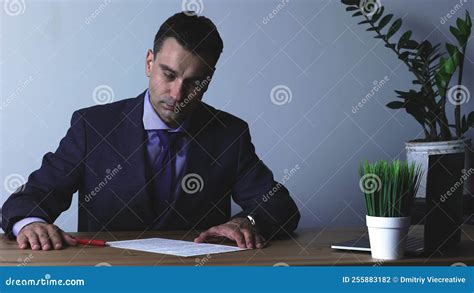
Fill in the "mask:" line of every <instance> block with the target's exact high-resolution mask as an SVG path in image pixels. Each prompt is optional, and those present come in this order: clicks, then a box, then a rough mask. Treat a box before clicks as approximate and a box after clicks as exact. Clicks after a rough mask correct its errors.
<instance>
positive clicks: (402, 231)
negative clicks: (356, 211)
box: [366, 216, 411, 260]
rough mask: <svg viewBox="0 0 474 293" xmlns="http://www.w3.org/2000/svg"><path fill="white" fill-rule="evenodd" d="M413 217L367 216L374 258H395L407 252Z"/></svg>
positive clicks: (399, 257)
mask: <svg viewBox="0 0 474 293" xmlns="http://www.w3.org/2000/svg"><path fill="white" fill-rule="evenodd" d="M410 220H411V217H391V218H390V217H372V216H366V221H367V228H368V229H369V239H370V251H371V253H372V258H375V259H384V260H393V259H401V258H403V255H404V254H405V246H406V238H407V237H406V236H407V234H408V229H409V228H410Z"/></svg>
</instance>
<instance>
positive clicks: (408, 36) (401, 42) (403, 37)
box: [397, 31, 411, 50]
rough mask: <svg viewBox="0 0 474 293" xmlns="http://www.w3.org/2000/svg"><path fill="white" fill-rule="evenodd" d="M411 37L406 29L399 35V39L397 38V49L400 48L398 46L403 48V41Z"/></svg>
mask: <svg viewBox="0 0 474 293" xmlns="http://www.w3.org/2000/svg"><path fill="white" fill-rule="evenodd" d="M410 37H411V31H406V32H405V33H404V34H403V35H402V36H401V37H400V40H398V46H397V47H398V50H400V48H403V45H405V43H406V42H407V41H408V40H409V39H410Z"/></svg>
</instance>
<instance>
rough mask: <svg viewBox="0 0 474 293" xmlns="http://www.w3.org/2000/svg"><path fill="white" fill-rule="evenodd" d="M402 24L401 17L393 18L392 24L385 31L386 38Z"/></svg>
mask: <svg viewBox="0 0 474 293" xmlns="http://www.w3.org/2000/svg"><path fill="white" fill-rule="evenodd" d="M401 26H402V19H401V18H399V19H397V20H395V21H394V22H393V24H392V26H391V27H390V28H389V29H388V32H387V40H388V39H390V38H391V37H392V36H393V35H394V34H395V33H396V32H397V31H398V30H399V29H400V27H401Z"/></svg>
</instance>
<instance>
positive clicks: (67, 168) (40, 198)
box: [2, 111, 85, 239]
mask: <svg viewBox="0 0 474 293" xmlns="http://www.w3.org/2000/svg"><path fill="white" fill-rule="evenodd" d="M84 157H85V128H84V121H83V118H82V114H81V113H80V112H78V111H76V112H74V114H73V115H72V118H71V126H70V128H69V129H68V131H67V133H66V136H65V137H64V138H63V139H62V140H61V141H60V143H59V146H58V148H57V150H56V151H55V152H54V153H52V152H49V153H47V154H45V155H44V157H43V160H42V163H41V167H40V168H39V169H38V170H36V171H34V172H33V173H31V174H30V176H29V177H28V181H27V182H26V183H25V184H24V185H23V186H22V187H21V188H19V189H18V190H17V191H15V192H14V193H13V194H11V195H10V197H9V198H8V199H7V200H6V201H5V203H4V205H3V208H2V228H3V230H4V231H5V233H6V235H7V236H8V237H9V238H10V239H13V238H14V235H13V233H12V228H13V225H14V224H15V223H16V222H17V221H19V220H21V219H24V218H27V217H37V218H42V219H44V220H45V221H47V222H48V223H54V221H55V220H56V219H57V217H59V215H60V214H61V213H62V212H63V211H65V210H67V209H68V208H69V207H70V205H71V201H72V195H73V194H74V193H75V192H76V191H77V190H78V188H79V184H80V181H81V176H83V159H84Z"/></svg>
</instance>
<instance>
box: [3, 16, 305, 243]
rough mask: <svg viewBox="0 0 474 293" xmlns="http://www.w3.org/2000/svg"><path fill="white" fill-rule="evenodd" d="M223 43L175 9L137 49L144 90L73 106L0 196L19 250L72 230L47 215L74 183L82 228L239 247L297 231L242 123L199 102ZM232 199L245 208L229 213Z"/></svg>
mask: <svg viewBox="0 0 474 293" xmlns="http://www.w3.org/2000/svg"><path fill="white" fill-rule="evenodd" d="M222 48H223V43H222V40H221V38H220V36H219V33H218V31H217V29H216V27H215V25H214V24H213V23H212V22H211V21H210V20H209V19H207V18H205V17H203V16H199V17H198V16H196V15H193V14H190V13H184V12H182V13H177V14H175V15H174V16H172V17H170V18H169V19H168V20H166V21H165V23H163V25H162V26H161V27H160V29H159V31H158V33H157V34H156V36H155V40H154V47H153V51H152V50H149V51H148V52H147V56H146V75H147V76H148V77H149V87H148V89H147V90H146V91H145V92H143V93H142V94H140V95H139V96H138V97H136V98H131V99H125V100H121V101H118V102H115V103H111V104H107V105H98V106H93V107H89V108H85V109H81V110H78V111H76V112H74V114H73V115H72V119H71V127H70V128H69V130H68V131H67V134H66V136H65V137H64V138H63V139H62V140H61V142H60V144H59V147H58V149H57V150H56V152H54V153H51V152H50V153H47V154H46V155H45V156H44V158H43V162H42V165H41V167H40V168H39V169H38V170H36V171H34V172H33V173H32V174H31V175H30V176H29V177H28V181H27V183H26V184H24V185H23V186H22V187H21V188H19V189H18V190H17V191H16V192H15V193H13V194H12V195H11V196H10V197H9V198H8V200H7V201H6V202H5V204H4V206H3V215H2V216H3V221H2V225H3V229H4V230H5V232H6V233H7V235H8V236H9V237H10V238H11V239H14V238H15V237H16V240H17V242H18V245H19V247H20V248H22V249H26V248H28V247H31V248H32V249H35V250H37V249H43V250H50V249H61V248H62V247H63V245H65V244H66V245H76V240H75V239H74V238H73V237H72V236H71V235H69V234H67V233H65V232H64V231H62V230H61V229H60V228H58V227H57V226H55V225H54V224H53V223H54V221H55V220H56V219H57V217H58V216H59V215H60V214H61V213H62V212H63V211H65V210H67V209H68V208H69V207H70V205H71V200H72V195H73V194H74V193H75V192H76V191H77V190H79V227H78V230H79V231H117V230H143V231H144V230H188V231H190V232H195V231H202V230H204V232H202V233H200V234H199V236H198V237H197V238H196V239H195V241H196V242H204V241H210V240H211V239H213V238H224V237H225V238H228V239H231V240H233V241H235V242H236V243H237V244H238V246H240V247H247V248H261V247H263V245H264V242H265V241H266V240H269V239H270V238H271V237H273V236H275V235H278V234H287V233H291V232H292V231H293V230H294V229H296V227H297V225H298V222H299V219H300V214H299V212H298V208H297V207H296V205H295V203H294V201H293V200H292V199H291V197H290V196H289V193H288V190H287V189H286V188H285V187H284V186H283V185H281V184H280V183H277V182H275V181H274V179H273V174H272V172H271V171H270V170H269V169H268V168H267V167H266V166H265V164H264V163H263V162H262V161H261V160H260V159H259V158H258V157H257V155H256V154H255V148H254V146H253V144H252V142H251V139H250V132H249V128H248V124H247V123H245V122H244V121H243V120H241V119H239V118H237V117H235V116H233V115H231V114H229V113H226V112H223V111H219V110H216V109H215V108H213V107H211V106H209V105H207V104H205V103H203V102H202V101H201V99H202V96H203V94H204V93H205V92H206V90H207V88H208V86H209V82H210V81H211V78H212V75H213V73H214V71H215V65H216V63H217V61H218V59H219V56H220V54H221V52H222ZM231 198H232V199H233V200H234V201H235V202H236V203H237V204H239V205H240V206H241V207H242V212H240V213H238V214H237V215H234V216H233V217H231V216H230V210H231Z"/></svg>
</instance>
